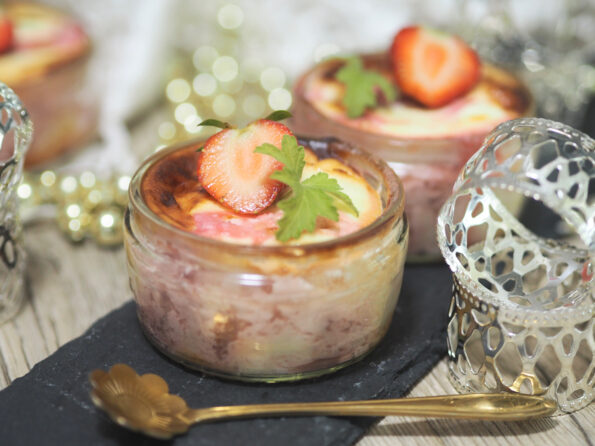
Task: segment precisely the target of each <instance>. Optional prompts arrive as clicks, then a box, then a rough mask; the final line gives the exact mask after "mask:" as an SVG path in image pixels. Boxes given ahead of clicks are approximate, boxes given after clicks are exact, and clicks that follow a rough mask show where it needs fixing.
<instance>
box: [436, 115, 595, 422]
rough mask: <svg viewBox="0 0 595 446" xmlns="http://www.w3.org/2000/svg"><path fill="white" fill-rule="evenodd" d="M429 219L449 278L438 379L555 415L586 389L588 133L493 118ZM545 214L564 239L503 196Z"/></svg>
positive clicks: (594, 233)
mask: <svg viewBox="0 0 595 446" xmlns="http://www.w3.org/2000/svg"><path fill="white" fill-rule="evenodd" d="M453 190H454V193H453V194H452V196H451V197H450V198H449V200H448V201H447V202H446V203H445V205H444V207H443V208H442V210H441V212H440V215H439V218H438V242H439V244H440V248H441V250H442V254H443V255H444V257H445V259H446V262H447V263H448V265H449V266H450V268H451V270H452V271H453V275H454V287H453V299H452V303H451V308H450V314H449V317H450V322H449V325H448V350H449V356H450V361H449V364H450V365H449V367H450V378H451V381H452V382H453V384H454V385H455V387H457V388H458V390H459V391H461V392H490V391H491V392H501V391H507V392H520V393H528V394H537V395H544V396H546V397H548V398H551V399H553V400H555V401H557V403H558V406H559V410H560V413H563V412H572V411H574V410H577V409H580V408H582V407H585V406H587V405H588V404H589V403H590V402H591V401H592V400H593V399H594V397H595V326H594V314H595V286H594V282H595V280H594V278H593V276H594V274H593V268H594V265H595V141H594V140H593V139H591V138H590V137H588V136H587V135H585V134H583V133H581V132H579V131H577V130H575V129H573V128H571V127H569V126H566V125H563V124H560V123H557V122H553V121H548V120H545V119H533V118H529V119H518V120H514V121H509V122H506V123H504V124H501V125H500V126H498V127H497V128H496V129H495V130H494V131H492V133H491V134H490V135H488V137H487V138H486V140H485V142H484V144H483V146H482V147H481V148H480V149H479V151H478V152H477V153H475V155H473V157H471V159H470V160H469V161H468V163H467V164H466V166H465V167H464V169H463V170H462V172H461V173H460V175H459V178H458V180H457V182H456V183H455V186H454V189H453ZM507 193H508V194H510V193H512V194H517V195H518V194H520V195H523V196H525V197H527V198H528V199H532V200H535V201H537V202H540V203H542V204H543V205H545V206H546V207H548V208H550V209H551V210H553V211H555V212H556V213H557V214H558V215H559V216H560V217H561V218H562V220H564V222H565V223H566V224H567V225H568V226H569V227H570V228H571V229H572V230H573V231H574V234H575V237H574V238H573V239H572V240H571V241H570V242H561V241H556V240H551V239H546V238H543V237H540V236H538V235H537V234H535V233H534V232H532V231H531V230H529V229H528V228H527V227H525V226H524V225H523V224H521V223H520V222H519V221H518V220H517V218H516V217H515V216H514V215H513V214H512V213H511V212H509V211H508V209H507V207H506V206H505V203H506V201H505V200H504V199H503V198H502V197H503V195H505V194H507Z"/></svg>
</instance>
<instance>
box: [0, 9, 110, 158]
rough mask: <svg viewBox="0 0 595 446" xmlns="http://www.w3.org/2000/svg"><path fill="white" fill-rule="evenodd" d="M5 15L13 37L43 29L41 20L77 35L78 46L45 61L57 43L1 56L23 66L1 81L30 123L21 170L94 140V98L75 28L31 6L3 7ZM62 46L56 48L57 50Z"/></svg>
mask: <svg viewBox="0 0 595 446" xmlns="http://www.w3.org/2000/svg"><path fill="white" fill-rule="evenodd" d="M5 13H6V15H7V16H8V18H9V19H11V20H12V21H13V22H14V23H15V32H16V33H25V34H26V33H27V32H30V31H28V30H29V29H31V28H33V29H35V27H39V26H43V24H44V23H45V22H44V20H47V21H50V22H51V21H52V20H63V21H64V22H65V24H64V26H68V27H70V28H72V29H76V30H77V32H79V33H80V37H78V38H79V39H80V42H79V43H78V46H77V47H76V48H75V49H72V50H70V51H67V52H66V51H65V52H64V54H62V55H61V56H60V57H56V58H52V57H49V56H48V55H49V54H52V51H58V48H57V46H58V44H57V43H56V42H54V43H51V44H48V45H47V46H41V47H39V48H37V47H36V48H19V49H15V50H13V51H9V52H8V53H7V54H4V55H0V59H1V58H10V60H11V61H12V60H13V58H14V61H13V62H12V63H13V64H18V65H20V64H21V63H22V64H24V65H27V66H28V68H27V69H22V70H21V71H20V72H19V73H14V72H13V73H10V74H9V73H4V72H2V73H0V76H2V80H3V81H4V82H5V83H6V84H8V86H9V87H11V88H12V89H13V90H14V92H15V93H16V94H17V95H18V96H19V97H20V98H21V101H22V102H23V104H24V106H25V107H26V108H27V110H28V112H29V115H30V116H31V120H32V121H33V122H34V123H35V135H34V137H33V140H32V141H31V146H30V147H29V150H28V152H27V156H26V160H25V164H26V166H27V167H32V166H35V165H39V164H43V163H46V162H49V161H51V160H53V159H54V158H56V157H58V156H60V155H63V154H65V153H67V152H70V151H73V150H77V149H80V148H81V146H82V145H83V144H84V143H86V142H88V141H89V140H90V139H91V138H93V137H94V136H95V135H96V130H97V122H98V116H99V109H98V101H97V99H98V98H97V95H95V94H94V93H93V92H91V91H90V90H89V88H88V86H87V85H86V83H87V82H86V78H87V69H88V66H89V62H90V56H91V50H92V48H91V43H90V40H89V38H88V36H87V35H86V33H85V32H84V31H83V30H82V29H81V27H80V25H79V24H78V23H77V22H76V21H75V19H73V18H70V16H69V15H68V14H67V13H65V12H63V11H60V10H58V9H54V8H52V7H49V6H46V5H40V4H36V3H27V2H25V3H21V2H8V3H7V4H6V6H5ZM38 22H41V23H42V25H40V24H39V23H38ZM70 28H69V29H70ZM70 32H71V33H72V31H70ZM64 45H65V44H64V43H63V42H60V46H64ZM5 63H10V62H5ZM29 65H30V66H29Z"/></svg>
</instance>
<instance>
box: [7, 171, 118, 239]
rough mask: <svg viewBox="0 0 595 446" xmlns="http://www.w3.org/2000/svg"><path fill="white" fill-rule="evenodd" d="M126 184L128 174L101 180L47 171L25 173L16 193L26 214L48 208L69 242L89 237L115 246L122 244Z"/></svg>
mask: <svg viewBox="0 0 595 446" xmlns="http://www.w3.org/2000/svg"><path fill="white" fill-rule="evenodd" d="M129 183H130V177H129V176H127V175H120V176H114V177H112V178H109V179H106V180H101V179H98V178H97V177H96V175H95V174H94V173H93V172H90V171H85V172H83V173H81V174H80V175H78V176H74V175H59V174H57V173H56V172H54V171H52V170H46V171H44V172H41V173H32V172H26V173H25V176H24V179H23V182H22V183H21V185H20V186H19V188H18V190H17V194H18V196H19V198H20V199H21V209H22V211H23V213H24V214H25V215H26V214H27V212H28V211H32V210H34V209H35V208H37V207H39V206H44V205H45V206H51V207H52V209H53V210H54V211H55V218H56V221H57V223H58V227H59V228H60V229H61V230H62V232H63V233H64V234H65V235H66V236H67V237H68V238H69V239H70V240H71V241H73V242H80V241H82V240H85V239H88V238H92V239H93V240H95V241H96V242H97V243H98V244H99V245H102V246H117V245H119V244H121V243H122V222H123V219H124V212H125V210H126V205H127V203H128V184H129Z"/></svg>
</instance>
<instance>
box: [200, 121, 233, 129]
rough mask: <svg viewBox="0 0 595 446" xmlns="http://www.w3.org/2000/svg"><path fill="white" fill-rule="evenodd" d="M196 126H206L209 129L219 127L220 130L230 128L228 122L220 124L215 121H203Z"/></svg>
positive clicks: (220, 122)
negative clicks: (209, 127)
mask: <svg viewBox="0 0 595 446" xmlns="http://www.w3.org/2000/svg"><path fill="white" fill-rule="evenodd" d="M198 125H199V126H201V125H208V126H211V127H219V128H220V129H230V128H231V124H230V123H229V122H222V121H219V120H217V119H205V120H204V121H203V122H201V123H200V124H198Z"/></svg>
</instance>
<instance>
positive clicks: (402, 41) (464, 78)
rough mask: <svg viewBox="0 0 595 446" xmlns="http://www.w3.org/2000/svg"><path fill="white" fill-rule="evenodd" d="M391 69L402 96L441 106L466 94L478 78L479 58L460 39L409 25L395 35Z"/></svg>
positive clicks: (429, 104)
mask: <svg viewBox="0 0 595 446" xmlns="http://www.w3.org/2000/svg"><path fill="white" fill-rule="evenodd" d="M391 55H392V61H393V69H394V73H395V78H396V81H397V84H398V85H399V87H400V89H401V91H402V92H403V94H405V95H408V96H410V97H411V98H413V99H415V100H417V101H418V102H420V103H422V104H423V105H426V106H427V107H440V106H443V105H445V104H447V103H448V102H450V101H452V100H453V99H455V98H457V97H459V96H461V95H463V94H465V93H467V92H468V91H469V90H471V89H472V88H473V86H474V85H475V84H476V83H477V81H478V80H479V76H480V62H479V57H478V56H477V54H476V53H475V51H473V49H471V48H470V47H469V46H468V45H467V44H466V43H465V42H464V41H463V40H461V39H460V38H458V37H456V36H452V35H450V34H446V33H443V32H440V31H435V30H432V29H429V28H423V27H419V26H411V27H407V28H404V29H402V30H401V31H399V33H398V34H397V35H396V36H395V38H394V40H393V44H392V47H391Z"/></svg>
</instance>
